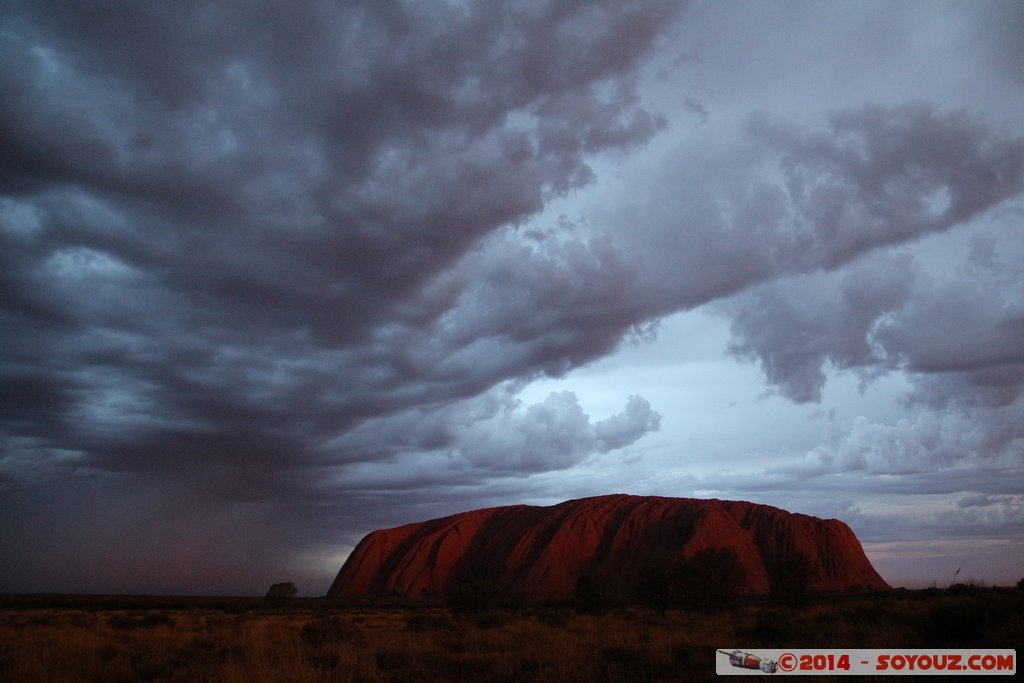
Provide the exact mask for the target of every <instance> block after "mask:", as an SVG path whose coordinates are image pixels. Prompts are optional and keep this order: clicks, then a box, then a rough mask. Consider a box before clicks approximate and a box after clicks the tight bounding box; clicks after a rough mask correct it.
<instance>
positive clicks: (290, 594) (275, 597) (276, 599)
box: [264, 582, 298, 605]
mask: <svg viewBox="0 0 1024 683" xmlns="http://www.w3.org/2000/svg"><path fill="white" fill-rule="evenodd" d="M297 592H298V589H296V588H295V584H294V583H291V582H286V583H275V584H274V585H272V586H271V587H270V588H269V589H268V590H267V595H266V597H265V598H264V600H266V601H267V602H269V603H271V604H275V605H283V604H284V603H286V602H288V601H289V600H290V599H292V598H294V597H295V594H296V593H297Z"/></svg>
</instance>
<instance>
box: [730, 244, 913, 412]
mask: <svg viewBox="0 0 1024 683" xmlns="http://www.w3.org/2000/svg"><path fill="white" fill-rule="evenodd" d="M910 266H911V262H910V260H909V259H908V258H906V257H888V258H884V257H883V258H876V259H872V260H870V261H865V262H861V263H857V264H854V265H853V266H851V267H850V268H848V269H846V270H845V271H844V272H843V273H842V274H841V275H836V276H831V275H824V274H817V275H806V276H803V277H796V278H790V279H784V280H777V281H773V282H770V283H766V284H764V285H761V286H759V287H755V288H753V289H751V290H750V291H748V292H745V293H744V294H742V295H739V296H737V297H734V298H733V299H731V300H729V301H726V302H724V303H723V304H721V306H720V307H719V310H721V311H723V312H725V314H726V315H728V316H729V317H730V318H731V319H732V339H731V341H730V343H729V351H730V352H731V353H732V354H734V355H736V356H738V357H740V358H744V359H748V360H758V361H759V362H760V364H761V367H762V369H763V371H764V374H765V379H766V380H767V381H768V383H769V384H770V385H772V386H775V387H778V389H779V391H780V392H781V393H782V394H783V395H785V396H786V397H787V398H789V399H791V400H793V401H797V402H807V401H818V400H820V398H821V390H822V387H823V386H824V384H825V369H826V367H827V366H832V367H836V368H840V369H847V370H849V369H853V370H856V371H860V372H862V373H865V374H870V372H871V370H872V367H873V366H878V365H882V364H881V362H880V361H881V359H880V358H879V357H878V352H877V350H876V349H875V347H874V343H873V338H872V334H873V331H874V329H875V326H876V322H877V321H878V320H879V319H880V318H882V317H883V316H885V315H888V314H890V313H892V312H893V311H898V310H900V308H901V307H902V306H903V305H904V304H905V302H906V299H907V297H908V295H909V293H910V287H911V283H912V278H913V270H912V269H911V267H910ZM883 367H884V366H883Z"/></svg>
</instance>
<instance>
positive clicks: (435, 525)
mask: <svg viewBox="0 0 1024 683" xmlns="http://www.w3.org/2000/svg"><path fill="white" fill-rule="evenodd" d="M708 548H724V549H727V550H730V551H732V552H733V553H735V556H736V558H737V559H738V561H739V563H740V564H741V565H742V567H743V570H744V571H743V573H744V578H743V581H742V585H741V586H740V589H739V591H740V592H742V593H747V594H761V593H768V592H769V591H770V590H771V589H772V582H773V580H778V576H779V572H780V571H785V567H787V566H789V565H791V564H792V563H793V561H794V559H798V560H799V561H800V563H801V564H802V565H803V566H804V567H806V568H808V569H809V571H808V572H807V576H808V581H809V582H810V585H809V586H808V588H809V589H810V590H812V591H820V592H847V591H879V590H888V589H889V585H888V584H887V583H886V582H885V581H884V580H883V579H882V577H881V576H879V575H878V573H877V572H876V571H875V569H874V568H873V567H872V566H871V563H870V562H869V561H868V558H867V557H866V556H865V554H864V550H863V548H861V545H860V542H859V541H858V540H857V537H856V536H855V535H854V533H853V531H852V530H851V529H850V527H848V526H847V525H846V524H844V523H843V522H841V521H839V520H836V519H820V518H817V517H811V516H809V515H803V514H795V513H790V512H787V511H785V510H782V509H779V508H776V507H771V506H768V505H758V504H755V503H747V502H741V501H725V500H713V499H712V500H704V499H692V498H665V497H659V496H632V495H625V494H617V495H607V496H597V497H593V498H581V499H578V500H569V501H566V502H564V503H559V504H557V505H552V506H548V507H538V506H531V505H512V506H507V507H494V508H487V509H482V510H473V511H470V512H463V513H459V514H455V515H451V516H448V517H443V518H440V519H432V520H428V521H425V522H417V523H414V524H406V525H404V526H400V527H396V528H393V529H381V530H378V531H373V532H371V533H369V534H368V535H367V536H366V537H365V538H363V540H362V541H361V542H360V543H359V544H358V545H357V546H356V548H355V549H354V550H353V551H352V553H351V554H350V555H349V557H348V559H347V560H346V561H345V564H344V565H343V566H342V568H341V571H339V572H338V576H337V578H335V580H334V583H333V584H332V585H331V588H330V591H328V594H327V595H328V596H329V597H344V596H377V597H383V596H399V597H403V598H409V599H443V598H445V597H447V596H449V595H451V593H452V591H453V590H456V589H457V588H458V587H459V586H461V585H467V584H469V583H472V582H479V581H487V582H490V583H492V584H493V585H495V586H497V587H498V589H499V590H500V591H501V593H502V594H503V595H508V596H516V597H520V598H526V599H567V598H570V597H571V596H572V595H573V590H574V588H575V587H576V585H577V582H578V581H579V580H580V578H581V577H584V576H594V575H601V576H611V577H615V579H616V581H618V582H619V583H620V584H621V585H623V586H632V585H636V584H637V583H639V582H640V581H642V580H643V573H644V572H645V571H647V570H648V569H649V568H650V567H652V566H658V565H665V564H671V563H673V562H679V561H682V560H686V559H687V558H690V557H692V556H693V555H694V554H696V553H698V552H700V551H701V550H705V549H708Z"/></svg>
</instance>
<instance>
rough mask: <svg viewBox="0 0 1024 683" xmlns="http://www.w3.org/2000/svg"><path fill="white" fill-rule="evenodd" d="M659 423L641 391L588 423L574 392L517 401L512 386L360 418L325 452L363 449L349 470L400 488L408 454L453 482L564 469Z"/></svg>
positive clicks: (622, 444) (621, 445)
mask: <svg viewBox="0 0 1024 683" xmlns="http://www.w3.org/2000/svg"><path fill="white" fill-rule="evenodd" d="M660 423H661V416H660V415H659V414H658V413H656V412H655V411H654V410H653V409H652V408H651V405H650V403H648V402H647V401H646V400H645V399H643V398H641V397H639V396H631V397H629V399H628V401H627V402H626V406H625V408H624V410H623V411H622V412H620V413H618V414H616V415H612V416H610V417H608V418H605V419H603V420H599V421H597V422H592V421H591V419H590V417H589V416H588V415H587V414H586V413H585V412H584V411H583V407H582V406H581V405H580V404H579V400H578V399H577V397H576V395H575V394H574V393H573V392H570V391H562V392H553V393H551V394H550V395H549V396H548V397H547V398H546V399H545V400H544V401H542V402H540V403H535V404H532V405H523V403H522V401H521V400H519V399H518V398H517V397H516V386H515V385H514V384H513V385H504V386H500V387H497V388H495V389H494V390H492V391H489V392H486V393H484V394H482V395H480V396H478V397H476V398H474V399H471V400H465V401H459V402H457V403H453V404H451V405H447V406H441V407H438V408H436V409H433V410H430V409H427V408H425V407H420V408H417V409H416V410H414V411H406V412H402V413H398V414H395V415H390V416H386V417H381V418H378V419H376V420H374V421H369V422H366V423H364V424H362V425H360V426H359V427H357V428H356V429H353V430H351V431H350V432H349V433H347V434H345V435H343V436H341V437H339V438H338V439H336V440H334V441H332V442H330V443H328V444H326V445H325V450H326V451H327V452H328V453H330V452H332V451H333V452H342V453H348V452H361V453H363V454H364V455H367V454H369V457H367V458H365V460H366V461H367V462H371V463H374V462H375V463H377V464H375V465H370V466H368V467H363V466H358V465H357V466H356V467H355V468H354V469H356V470H358V471H361V472H371V477H372V478H374V479H376V478H377V477H378V476H385V477H386V478H388V479H390V480H391V481H392V485H395V486H402V484H401V482H402V480H403V475H402V474H401V473H400V472H401V471H402V470H403V469H404V465H405V464H408V463H409V462H410V458H414V459H419V458H422V456H424V455H430V456H431V458H430V460H431V461H434V462H436V463H437V466H436V467H435V468H434V473H435V475H437V476H438V477H439V480H441V481H447V482H454V481H458V480H459V479H460V478H463V477H465V476H466V475H467V472H468V473H470V474H471V476H473V477H481V476H493V475H495V474H499V473H505V474H508V473H514V474H526V473H535V472H546V471H552V470H559V469H565V468H567V467H570V466H572V465H574V464H576V463H578V462H580V461H581V460H583V459H584V458H586V457H587V456H589V455H591V454H593V453H607V452H609V451H613V450H618V449H620V448H624V447H626V446H629V445H630V444H632V443H634V442H635V441H637V440H638V439H640V438H641V437H643V436H645V435H646V434H648V433H651V432H654V431H657V430H658V428H659V426H660ZM389 463H390V464H389ZM395 463H398V464H399V466H395ZM410 469H415V468H410ZM343 472H344V470H343ZM382 472H383V473H387V474H384V475H380V474H378V473H382ZM474 472H475V473H474ZM415 476H416V477H417V481H420V479H419V477H420V475H415Z"/></svg>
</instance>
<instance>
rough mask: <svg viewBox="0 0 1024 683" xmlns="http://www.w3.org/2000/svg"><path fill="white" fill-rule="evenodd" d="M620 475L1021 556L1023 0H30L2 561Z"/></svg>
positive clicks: (886, 539) (338, 538) (8, 196)
mask: <svg viewBox="0 0 1024 683" xmlns="http://www.w3.org/2000/svg"><path fill="white" fill-rule="evenodd" d="M616 492H625V493H635V494H656V495H665V496H695V497H716V498H727V499H740V500H751V501H755V502H762V503H768V504H771V505H776V506H779V507H782V508H784V509H787V510H790V511H794V512H803V513H808V514H813V515H818V516H822V517H837V518H839V519H842V520H844V521H845V522H847V523H848V524H850V525H851V526H852V527H853V529H854V531H855V532H856V533H857V534H858V536H859V537H860V539H861V541H862V542H863V544H864V546H865V549H866V550H867V552H868V556H869V557H870V559H871V560H872V561H873V563H874V564H875V566H876V568H877V569H878V570H879V571H880V573H881V574H882V575H883V576H884V577H885V578H886V579H887V580H888V581H889V582H890V583H892V584H894V585H927V584H928V583H930V582H935V583H937V584H938V585H940V586H943V585H946V584H948V583H949V582H950V581H951V580H952V578H953V576H954V573H955V572H956V571H957V570H958V569H960V570H961V573H960V575H959V580H964V579H965V578H969V579H974V580H978V581H984V582H987V583H997V584H1006V583H1011V582H1015V581H1016V580H1017V579H1018V578H1020V577H1021V576H1022V575H1024V4H1022V3H1020V2H1019V1H1018V0H1007V1H1005V2H997V1H978V2H936V1H933V0H928V1H925V2H908V1H905V0H900V1H898V2H892V1H891V2H884V1H883V2H871V1H866V0H857V1H856V2H827V3H823V2H818V1H816V0H815V1H809V2H779V1H770V2H740V1H737V0H730V1H726V2H710V1H695V2H693V3H691V4H689V5H686V4H684V3H681V2H674V1H666V0H649V1H646V0H645V1H637V2H630V3H626V2H621V0H607V1H606V2H569V1H551V2H545V1H541V0H537V1H533V2H530V1H524V2H500V3H499V2H479V3H471V2H443V1H441V0H437V1H436V2H435V1H430V2H420V1H418V0H417V1H410V2H406V3H397V2H369V1H367V2H326V1H324V2H308V3H306V2H304V3H290V2H281V3H253V2H237V3H232V2H209V3H203V2H184V3H162V2H127V1H125V2H72V3H67V2H43V1H40V0H26V1H25V2H8V1H6V0H0V591H60V592H86V591H88V592H131V593H192V594H261V593H262V592H263V591H265V590H266V587H267V586H268V585H269V584H270V583H272V582H275V581H294V582H295V583H296V584H297V585H298V586H299V589H300V592H301V593H303V594H307V595H319V594H323V593H324V592H325V591H326V590H327V588H328V587H329V585H330V582H331V579H333V577H334V574H335V573H336V572H337V570H338V568H339V567H340V565H341V563H342V562H343V561H344V559H345V557H346V555H347V553H348V552H349V551H350V550H351V548H352V547H353V545H354V544H355V543H356V542H358V541H359V539H360V538H361V537H362V536H363V535H364V534H365V533H367V532H368V531H371V530H373V529H375V528H380V527H386V526H394V525H397V524H401V523H405V522H411V521H418V520H422V519H427V518H431V517H437V516H441V515H444V514H450V513H454V512H459V511H463V510H468V509H473V508H478V507H485V506H492V505H503V504H511V503H533V504H551V503H555V502H559V501H561V500H565V499H569V498H577V497H582V496H588V495H597V494H603V493H616Z"/></svg>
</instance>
